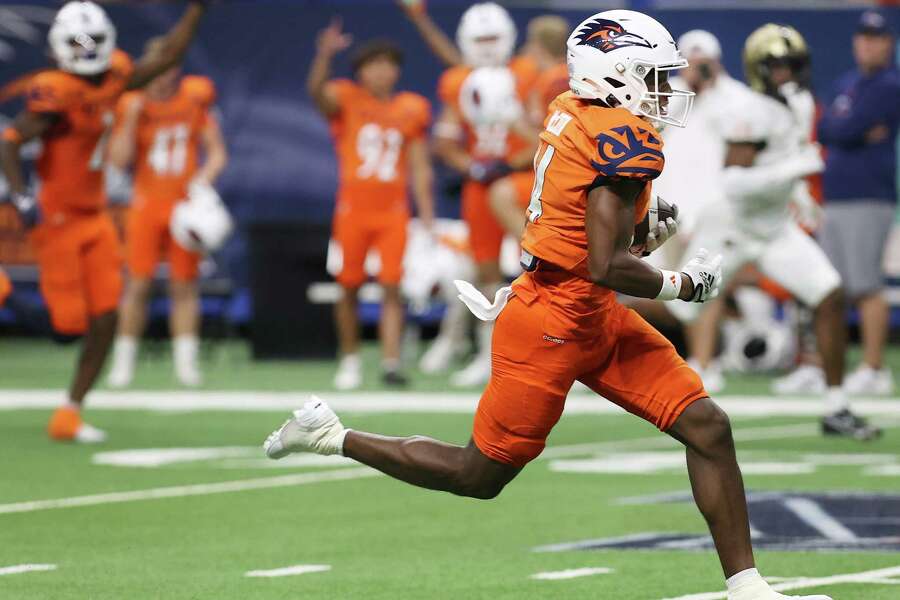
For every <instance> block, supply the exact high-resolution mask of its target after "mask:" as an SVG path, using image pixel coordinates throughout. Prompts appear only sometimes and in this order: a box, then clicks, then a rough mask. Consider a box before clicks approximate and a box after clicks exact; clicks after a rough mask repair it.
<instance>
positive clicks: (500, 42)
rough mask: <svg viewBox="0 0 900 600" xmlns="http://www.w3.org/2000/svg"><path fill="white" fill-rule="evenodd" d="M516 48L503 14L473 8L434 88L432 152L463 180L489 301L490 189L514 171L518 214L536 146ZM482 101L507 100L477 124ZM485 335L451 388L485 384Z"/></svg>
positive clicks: (495, 245) (495, 237) (494, 275)
mask: <svg viewBox="0 0 900 600" xmlns="http://www.w3.org/2000/svg"><path fill="white" fill-rule="evenodd" d="M515 41H516V28H515V24H514V23H513V21H512V19H511V18H510V16H509V13H507V12H506V10H505V9H504V8H502V7H501V6H499V5H498V4H495V3H492V2H485V3H481V4H474V5H472V6H471V7H469V8H468V9H467V10H466V12H465V13H464V14H463V16H462V18H461V19H460V23H459V29H458V30H457V44H458V45H459V48H460V50H461V54H462V57H463V61H464V64H463V65H457V66H454V67H451V68H450V69H448V70H447V71H445V72H444V74H443V75H441V78H440V80H439V81H438V96H439V97H440V99H441V102H442V110H441V114H440V117H439V118H438V120H437V123H436V125H435V128H434V134H435V144H434V150H435V154H437V156H438V157H439V158H440V159H441V160H442V161H443V162H444V163H445V164H447V165H448V166H449V167H451V168H452V169H454V170H455V171H457V172H458V173H460V174H461V175H462V176H463V178H464V182H463V187H462V198H461V203H462V217H463V220H465V222H466V224H467V225H468V226H469V242H470V245H471V248H472V255H473V258H474V261H475V265H476V270H477V282H478V286H479V288H480V289H481V291H482V292H483V293H484V294H485V295H486V296H488V297H493V296H494V293H495V292H496V291H497V290H498V289H500V287H501V286H502V285H503V275H502V273H501V271H500V247H501V245H502V243H503V238H504V236H505V230H504V229H503V227H502V226H501V225H500V223H498V222H497V219H496V218H494V216H493V213H492V211H491V207H490V201H489V189H490V185H491V184H492V183H493V182H495V181H497V180H498V179H501V178H503V177H506V176H508V175H511V174H512V173H514V172H515V175H514V176H515V177H517V178H518V183H515V184H514V185H517V186H518V187H519V189H521V190H522V193H521V194H520V196H522V206H523V210H524V206H525V205H526V204H527V196H528V193H529V191H530V188H531V180H532V175H531V164H532V160H533V157H534V149H535V146H536V140H537V137H536V135H533V134H534V133H536V130H534V131H532V130H531V129H525V130H524V131H523V129H522V127H527V122H526V120H525V119H522V118H520V117H522V116H523V111H524V108H523V107H524V104H525V102H526V101H527V98H528V94H529V91H530V88H531V86H532V84H533V82H534V78H535V76H536V70H535V68H534V65H533V63H532V61H531V60H528V59H525V58H522V57H516V58H514V59H513V58H512V53H513V49H514V47H515ZM486 69H487V70H486ZM490 69H497V70H495V71H491V70H490ZM504 86H506V89H504ZM487 96H491V97H494V98H496V97H497V96H499V97H503V96H506V97H507V98H508V101H507V102H506V103H505V104H504V103H502V102H500V103H497V106H498V108H499V109H500V110H496V111H485V112H490V113H491V114H482V117H483V118H479V117H478V116H477V115H478V114H479V109H480V108H484V104H487V103H486V102H485V103H482V102H481V100H482V97H485V98H486V97H487ZM480 104H481V106H479V105H480ZM514 124H515V125H516V126H514ZM492 329H493V325H492V324H491V323H486V322H482V323H479V324H478V330H477V336H476V337H477V342H478V350H477V352H476V355H475V357H474V358H473V360H472V362H471V363H470V364H469V365H468V366H466V367H465V368H464V369H463V370H462V371H460V372H458V373H455V374H454V375H453V377H452V380H451V381H452V383H453V384H454V385H458V386H473V385H478V384H481V383H484V382H485V381H487V379H488V377H489V376H490V339H491V331H492Z"/></svg>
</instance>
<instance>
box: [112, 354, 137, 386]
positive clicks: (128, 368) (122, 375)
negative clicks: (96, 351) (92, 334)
mask: <svg viewBox="0 0 900 600" xmlns="http://www.w3.org/2000/svg"><path fill="white" fill-rule="evenodd" d="M133 379H134V365H133V364H127V363H125V362H123V361H118V360H117V361H114V362H113V367H112V369H110V371H109V375H108V376H107V377H106V385H107V386H109V387H110V388H112V389H114V390H121V389H124V388H127V387H128V386H129V385H131V381H132V380H133Z"/></svg>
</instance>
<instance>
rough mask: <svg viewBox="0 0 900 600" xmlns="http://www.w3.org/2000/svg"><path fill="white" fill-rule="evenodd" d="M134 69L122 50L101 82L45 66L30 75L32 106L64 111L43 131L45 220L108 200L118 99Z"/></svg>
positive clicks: (29, 106)
mask: <svg viewBox="0 0 900 600" xmlns="http://www.w3.org/2000/svg"><path fill="white" fill-rule="evenodd" d="M131 72H132V63H131V59H130V58H129V57H128V55H127V54H125V53H124V52H122V51H120V50H116V51H115V52H114V53H113V56H112V62H111V64H110V69H109V71H108V72H107V73H106V74H105V75H104V76H103V79H102V80H101V81H100V83H99V84H98V85H93V84H91V83H89V82H88V81H87V80H85V79H83V78H81V77H78V76H76V75H72V74H70V73H66V72H64V71H59V70H48V71H42V72H40V73H37V74H36V75H34V76H33V77H32V78H31V79H30V80H29V82H28V84H27V88H26V89H27V91H26V94H27V97H26V108H27V110H29V111H31V112H33V113H53V114H56V115H58V116H59V119H58V120H57V121H56V123H55V124H54V125H53V126H52V127H51V128H50V130H49V131H48V132H47V133H46V134H44V136H43V139H42V141H43V150H42V151H41V155H40V157H39V158H38V164H37V166H38V176H39V178H40V180H41V189H40V195H39V201H40V203H41V210H42V212H43V215H44V218H45V219H48V218H52V217H53V215H54V214H65V213H69V212H84V211H96V210H99V209H101V208H103V206H104V205H105V204H106V191H105V189H104V181H103V166H104V161H105V158H106V141H107V139H108V136H109V130H110V128H111V127H112V124H113V113H114V109H115V106H116V102H117V101H118V100H119V97H120V96H121V95H122V94H123V93H124V91H125V88H126V87H127V85H128V79H129V77H130V76H131Z"/></svg>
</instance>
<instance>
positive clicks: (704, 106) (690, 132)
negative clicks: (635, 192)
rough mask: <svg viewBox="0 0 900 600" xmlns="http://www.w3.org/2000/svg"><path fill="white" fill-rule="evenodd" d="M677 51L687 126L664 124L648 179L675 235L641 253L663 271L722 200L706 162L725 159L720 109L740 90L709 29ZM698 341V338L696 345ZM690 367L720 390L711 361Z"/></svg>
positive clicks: (658, 308) (715, 173)
mask: <svg viewBox="0 0 900 600" xmlns="http://www.w3.org/2000/svg"><path fill="white" fill-rule="evenodd" d="M678 49H679V50H680V51H681V53H682V55H684V57H685V58H686V59H687V60H688V63H689V64H688V66H687V68H685V69H682V70H681V71H680V72H679V73H678V75H677V76H676V77H673V78H672V81H673V85H676V86H678V87H682V88H685V89H688V90H691V91H692V92H694V94H696V95H695V97H694V105H693V107H692V108H691V122H690V123H689V125H688V126H687V127H684V128H681V127H667V128H665V129H664V130H663V131H662V136H663V140H665V142H666V164H667V166H668V168H667V169H666V170H665V171H663V173H662V175H660V177H659V179H657V180H656V181H654V184H653V189H654V192H655V193H657V194H659V196H660V197H662V198H664V199H665V200H667V201H668V202H669V203H673V204H676V205H677V206H678V221H679V223H678V235H677V236H676V237H675V238H674V239H672V240H670V241H669V242H668V243H666V244H665V245H664V246H663V247H661V248H660V249H659V250H657V251H656V252H653V253H652V254H651V255H650V256H649V257H647V260H648V261H650V263H651V264H653V265H654V266H656V267H658V268H663V269H674V268H676V267H678V266H679V265H680V264H681V263H682V259H683V258H684V254H685V251H686V249H687V245H688V242H689V241H690V239H691V236H692V235H693V232H694V230H695V229H696V225H697V221H698V220H699V218H700V215H701V214H703V212H704V211H705V210H708V209H709V208H710V207H711V206H713V205H714V204H716V203H721V202H723V196H724V192H723V190H722V183H721V173H720V169H716V168H714V167H711V165H722V164H724V162H725V142H724V140H723V139H722V133H721V129H722V127H723V124H722V123H721V121H722V118H723V117H724V118H727V114H723V113H724V112H725V111H723V109H724V108H725V107H727V106H728V105H729V103H730V102H731V101H732V99H733V98H734V96H735V94H736V93H738V94H739V93H740V91H741V90H743V89H744V86H743V85H742V84H740V83H738V82H736V81H735V80H734V79H732V78H731V77H730V76H729V75H728V73H727V72H726V71H725V68H724V67H723V66H722V62H721V60H722V48H721V46H720V44H719V40H718V39H717V38H716V37H715V36H714V35H713V34H712V33H710V32H708V31H704V30H700V29H694V30H692V31H688V32H687V33H685V34H684V35H682V36H681V37H680V38H678ZM676 101H677V100H676ZM630 304H632V305H633V306H634V308H635V309H636V310H638V311H639V312H640V313H641V315H643V316H644V317H645V318H648V319H650V320H651V322H654V323H666V324H667V325H673V326H676V327H677V326H680V324H679V323H678V321H677V319H674V318H673V317H672V316H671V314H670V313H669V311H668V310H667V309H666V307H667V306H668V305H666V304H661V303H659V302H653V301H645V300H635V301H631V302H630ZM693 329H694V328H693V327H692V326H690V325H689V326H687V327H686V328H685V334H686V335H685V338H686V341H687V348H688V354H689V356H693V355H694V351H693V342H694V340H693V337H692V335H691V333H692V331H693ZM704 341H705V340H704V338H703V337H700V339H699V343H703V342H704ZM713 343H715V339H713ZM711 351H713V352H714V351H715V348H713V349H712V350H711ZM692 366H693V367H694V368H695V369H696V370H697V372H698V373H699V374H700V376H701V378H702V379H703V384H704V386H705V387H706V389H707V391H708V392H710V393H716V392H719V391H721V389H722V388H723V387H724V378H723V376H722V373H721V371H720V369H719V368H718V364H717V362H716V361H711V362H710V363H709V364H708V365H707V366H706V367H705V368H701V367H700V365H698V364H693V365H692Z"/></svg>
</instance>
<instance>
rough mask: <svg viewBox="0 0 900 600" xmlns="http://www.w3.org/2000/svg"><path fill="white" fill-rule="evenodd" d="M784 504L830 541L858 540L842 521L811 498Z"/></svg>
mask: <svg viewBox="0 0 900 600" xmlns="http://www.w3.org/2000/svg"><path fill="white" fill-rule="evenodd" d="M782 504H783V505H784V507H785V508H787V509H788V510H789V511H791V512H792V513H794V514H795V515H797V516H798V517H799V518H800V520H801V521H803V522H804V523H806V524H807V525H809V526H810V527H812V528H813V529H815V530H816V531H818V532H819V533H821V534H822V535H824V536H825V537H827V538H828V539H830V540H836V541H841V542H850V541H854V540H856V534H855V533H853V532H852V531H850V530H849V529H847V528H846V527H844V525H843V524H842V523H841V522H840V521H838V520H837V519H835V518H834V517H832V516H831V515H829V514H828V513H827V512H825V510H824V509H823V508H822V507H821V506H819V505H818V504H817V503H816V502H813V501H812V500H810V499H809V498H786V499H785V500H784V502H782Z"/></svg>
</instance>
